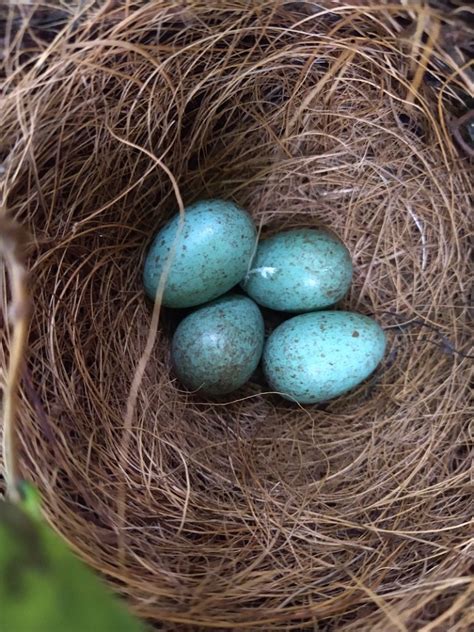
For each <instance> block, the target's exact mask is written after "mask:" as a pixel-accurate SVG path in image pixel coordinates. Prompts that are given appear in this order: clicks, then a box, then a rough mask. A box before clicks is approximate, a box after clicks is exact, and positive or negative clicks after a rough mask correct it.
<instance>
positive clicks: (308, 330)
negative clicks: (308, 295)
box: [263, 311, 386, 404]
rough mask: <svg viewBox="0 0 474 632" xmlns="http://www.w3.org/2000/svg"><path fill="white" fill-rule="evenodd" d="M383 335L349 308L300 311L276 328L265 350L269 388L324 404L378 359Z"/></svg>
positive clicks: (292, 397)
mask: <svg viewBox="0 0 474 632" xmlns="http://www.w3.org/2000/svg"><path fill="white" fill-rule="evenodd" d="M385 346H386V339H385V333H384V331H383V330H382V328H381V327H380V325H378V323H376V322H375V320H372V319H371V318H369V317H367V316H363V315H362V314H355V313H353V312H338V311H322V312H313V313H311V314H301V315H300V316H295V317H293V318H290V319H289V320H287V321H285V322H284V323H283V324H282V325H280V326H279V327H277V328H276V329H275V331H274V332H273V333H272V335H271V336H270V337H269V339H268V340H267V343H266V345H265V349H264V352H263V370H264V373H265V375H266V378H267V381H268V383H269V384H270V386H271V387H272V389H273V390H275V391H278V392H279V393H280V394H281V395H283V397H285V398H287V399H290V400H293V401H296V402H299V403H301V404H312V403H315V402H323V401H326V400H328V399H332V398H333V397H337V396H339V395H342V394H343V393H346V392H347V391H349V390H351V389H353V388H354V387H356V386H357V385H358V384H360V383H361V382H362V381H363V380H365V379H366V378H367V377H368V376H369V375H370V374H371V373H372V372H373V371H374V370H375V368H376V367H377V365H378V364H379V362H380V361H381V359H382V357H383V355H384V352H385Z"/></svg>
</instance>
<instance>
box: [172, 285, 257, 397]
mask: <svg viewBox="0 0 474 632" xmlns="http://www.w3.org/2000/svg"><path fill="white" fill-rule="evenodd" d="M263 338H264V325H263V318H262V315H261V313H260V309H259V308H258V306H257V305H256V304H255V303H254V302H253V301H252V300H250V299H249V298H247V297H246V296H239V295H237V294H234V295H229V296H224V297H221V298H218V299H217V300H215V301H213V302H212V303H210V304H209V305H205V306H204V307H201V308H199V309H197V310H196V311H194V312H193V313H192V314H190V315H189V316H187V317H186V318H185V319H184V320H183V321H181V323H180V324H179V325H178V328H177V329H176V332H175V334H174V337H173V342H172V345H171V358H172V363H173V366H174V370H175V373H176V375H177V376H178V378H179V379H180V381H181V382H182V383H183V384H184V385H185V386H187V387H188V388H189V389H190V390H192V391H196V390H198V391H200V392H202V393H206V394H208V395H224V394H226V393H230V392H231V391H234V390H235V389H237V388H239V387H240V386H242V385H243V384H244V383H245V382H246V381H247V380H248V379H249V378H250V376H251V375H252V373H253V372H254V371H255V369H256V367H257V365H258V363H259V362H260V358H261V355H262V349H263Z"/></svg>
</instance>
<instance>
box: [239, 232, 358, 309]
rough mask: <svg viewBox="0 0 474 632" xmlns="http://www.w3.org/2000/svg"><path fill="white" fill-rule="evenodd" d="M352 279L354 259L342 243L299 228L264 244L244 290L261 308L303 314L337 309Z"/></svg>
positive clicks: (327, 233) (253, 263)
mask: <svg viewBox="0 0 474 632" xmlns="http://www.w3.org/2000/svg"><path fill="white" fill-rule="evenodd" d="M351 279H352V262H351V257H350V255H349V252H348V250H347V248H346V247H345V246H344V244H343V243H342V242H341V240H340V239H338V238H337V237H336V236H334V235H332V234H331V233H329V232H327V231H325V230H316V229H312V228H296V229H293V230H288V231H285V232H281V233H277V234H276V235H273V237H269V238H268V239H264V240H263V241H261V242H260V244H259V245H258V248H257V252H256V254H255V257H254V259H253V261H252V265H251V267H250V269H249V272H248V274H247V276H246V278H245V280H244V281H243V283H242V287H243V288H244V290H245V291H246V292H247V294H248V295H249V296H250V297H251V298H253V300H254V301H257V303H259V304H260V305H264V306H265V307H269V308H270V309H275V310H281V311H288V312H295V313H299V312H310V311H314V310H318V309H323V308H325V307H328V306H329V305H333V304H334V303H336V302H337V301H339V300H340V299H342V298H343V296H344V295H345V294H346V292H347V290H348V289H349V286H350V283H351Z"/></svg>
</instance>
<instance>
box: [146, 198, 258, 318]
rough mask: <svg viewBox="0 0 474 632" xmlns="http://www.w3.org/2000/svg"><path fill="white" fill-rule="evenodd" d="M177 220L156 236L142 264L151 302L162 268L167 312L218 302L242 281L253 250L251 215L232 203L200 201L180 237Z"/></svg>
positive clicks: (191, 210)
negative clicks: (215, 299) (166, 270)
mask: <svg viewBox="0 0 474 632" xmlns="http://www.w3.org/2000/svg"><path fill="white" fill-rule="evenodd" d="M179 226H180V216H179V215H175V216H174V217H173V218H172V219H171V220H170V221H169V222H168V223H167V224H166V225H165V226H164V227H163V228H162V229H161V230H160V231H159V232H158V234H157V235H156V237H155V239H154V240H153V243H152V244H151V247H150V250H149V252H148V255H147V257H146V260H145V266H144V272H143V282H144V286H145V292H146V293H147V295H148V296H149V297H150V298H152V299H155V296H156V290H157V287H158V284H159V282H160V278H161V275H162V273H163V270H164V269H165V266H167V265H168V263H167V262H168V260H169V258H170V256H171V257H172V259H171V266H170V267H169V272H168V276H167V278H166V284H165V289H164V293H163V300H162V303H163V305H165V306H167V307H176V308H183V307H192V306H194V305H199V304H201V303H205V302H207V301H210V300H212V299H214V298H216V297H218V296H221V295H222V294H224V293H225V292H227V291H228V290H230V289H231V288H232V287H234V286H235V285H237V284H238V283H240V281H242V279H243V278H244V276H245V274H246V272H247V270H248V267H249V263H250V259H251V257H252V254H253V252H254V249H255V242H256V229H255V225H254V223H253V221H252V219H251V217H250V215H249V214H248V213H247V212H246V211H244V210H243V209H241V208H240V207H239V206H237V205H236V204H234V203H233V202H230V201H224V200H204V201H200V202H197V203H195V204H192V205H191V206H189V207H187V208H186V209H185V216H184V223H183V225H182V229H181V232H179V233H178V231H179Z"/></svg>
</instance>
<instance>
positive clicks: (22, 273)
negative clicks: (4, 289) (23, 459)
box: [0, 217, 30, 501]
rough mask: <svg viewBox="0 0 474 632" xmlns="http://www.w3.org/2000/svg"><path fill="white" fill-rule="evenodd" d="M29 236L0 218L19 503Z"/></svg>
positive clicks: (7, 423) (12, 488)
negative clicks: (20, 395)
mask: <svg viewBox="0 0 474 632" xmlns="http://www.w3.org/2000/svg"><path fill="white" fill-rule="evenodd" d="M25 243H26V234H25V232H24V230H23V229H22V228H21V227H20V226H19V225H18V224H16V223H14V222H12V221H10V220H8V219H6V218H4V217H3V218H0V254H1V255H2V256H3V258H4V259H5V263H6V266H7V270H8V273H9V277H10V286H11V294H12V296H11V306H10V309H9V313H8V320H10V321H11V323H12V339H11V344H10V360H9V365H8V370H7V374H6V380H5V393H4V397H3V411H2V412H3V415H2V416H3V454H4V463H5V479H6V486H7V495H8V496H9V497H10V498H11V499H12V500H13V501H18V500H19V491H18V483H19V473H18V447H17V435H16V427H15V424H16V418H17V411H18V388H19V383H20V379H21V372H22V365H23V361H24V357H25V350H26V344H27V337H28V324H29V313H30V309H29V306H30V302H29V296H28V291H27V285H26V277H27V274H26V268H25V266H24V265H23V263H22V260H23V252H24V246H25Z"/></svg>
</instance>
